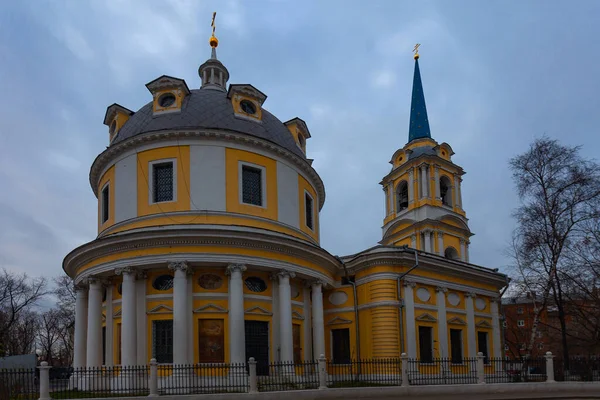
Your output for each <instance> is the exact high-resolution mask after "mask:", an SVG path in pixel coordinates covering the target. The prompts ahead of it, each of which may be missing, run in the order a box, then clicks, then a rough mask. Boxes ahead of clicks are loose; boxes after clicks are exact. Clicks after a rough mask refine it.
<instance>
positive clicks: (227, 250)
mask: <svg viewBox="0 0 600 400" xmlns="http://www.w3.org/2000/svg"><path fill="white" fill-rule="evenodd" d="M179 253H205V254H238V255H247V256H251V257H263V258H270V259H276V260H280V261H286V262H290V263H293V264H296V265H300V266H303V267H306V268H311V269H313V270H315V271H319V272H321V273H323V274H326V275H328V276H330V277H331V278H333V275H332V274H331V273H330V272H329V271H328V270H326V269H325V268H323V267H321V266H319V265H317V264H314V263H311V262H309V261H306V260H304V259H301V258H296V257H293V256H288V255H285V254H281V253H277V252H273V251H268V250H257V249H245V248H232V247H225V246H172V247H160V248H150V249H133V250H128V251H123V252H120V253H117V254H110V255H106V256H103V257H98V258H96V259H95V260H94V261H91V262H89V263H87V264H85V265H83V266H82V267H80V268H79V269H78V270H77V272H76V275H79V274H81V273H82V272H84V271H86V270H88V269H90V268H93V267H94V266H96V265H101V264H104V263H108V262H111V261H116V260H125V259H129V258H138V257H144V256H151V255H164V254H179Z"/></svg>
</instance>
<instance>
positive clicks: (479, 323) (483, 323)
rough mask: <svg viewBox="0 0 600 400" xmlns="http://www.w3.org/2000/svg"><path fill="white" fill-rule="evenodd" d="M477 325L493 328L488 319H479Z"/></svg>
mask: <svg viewBox="0 0 600 400" xmlns="http://www.w3.org/2000/svg"><path fill="white" fill-rule="evenodd" d="M475 326H477V327H478V328H490V329H491V328H492V325H491V324H490V323H489V322H487V321H479V322H478V323H477V324H475Z"/></svg>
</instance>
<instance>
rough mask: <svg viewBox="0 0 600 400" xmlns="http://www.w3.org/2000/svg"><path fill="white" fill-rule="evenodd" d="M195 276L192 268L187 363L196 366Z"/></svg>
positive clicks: (188, 287)
mask: <svg viewBox="0 0 600 400" xmlns="http://www.w3.org/2000/svg"><path fill="white" fill-rule="evenodd" d="M193 278H194V275H193V270H192V269H191V268H190V269H189V270H188V280H187V293H186V296H185V298H186V303H187V310H186V320H187V321H188V328H187V331H188V335H187V339H188V342H187V348H188V354H187V363H188V364H194V356H195V354H194V334H193V333H194V286H193V285H194V279H193Z"/></svg>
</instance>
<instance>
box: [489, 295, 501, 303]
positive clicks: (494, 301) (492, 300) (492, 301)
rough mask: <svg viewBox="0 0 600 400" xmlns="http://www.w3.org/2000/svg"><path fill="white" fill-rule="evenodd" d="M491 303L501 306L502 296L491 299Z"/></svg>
mask: <svg viewBox="0 0 600 400" xmlns="http://www.w3.org/2000/svg"><path fill="white" fill-rule="evenodd" d="M490 303H498V304H500V296H494V297H490Z"/></svg>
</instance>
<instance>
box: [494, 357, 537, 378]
mask: <svg viewBox="0 0 600 400" xmlns="http://www.w3.org/2000/svg"><path fill="white" fill-rule="evenodd" d="M546 379H547V371H546V358H544V357H542V358H522V359H508V358H490V359H489V364H487V365H486V367H485V382H486V383H510V382H545V381H546Z"/></svg>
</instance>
